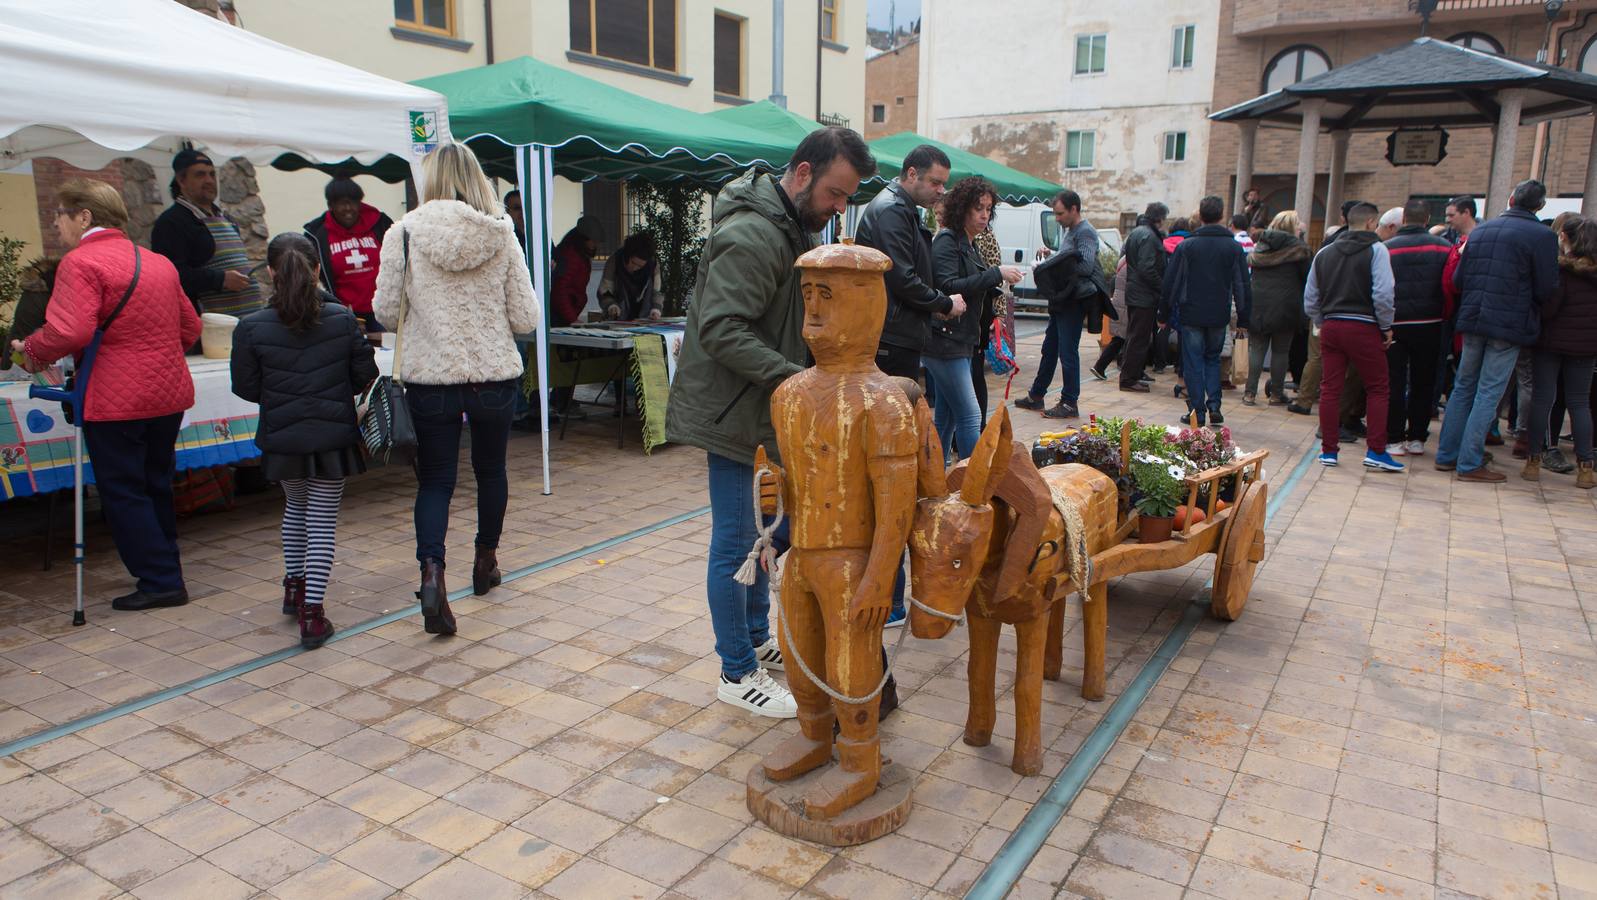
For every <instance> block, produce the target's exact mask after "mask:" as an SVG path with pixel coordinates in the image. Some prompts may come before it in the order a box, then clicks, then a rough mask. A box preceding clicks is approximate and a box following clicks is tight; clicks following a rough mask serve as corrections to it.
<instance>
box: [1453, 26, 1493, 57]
mask: <svg viewBox="0 0 1597 900" xmlns="http://www.w3.org/2000/svg"><path fill="white" fill-rule="evenodd" d="M1447 42H1448V43H1449V44H1457V45H1459V46H1460V47H1468V48H1470V49H1471V50H1479V51H1481V52H1482V53H1490V54H1493V55H1494V56H1502V55H1503V45H1502V43H1501V42H1500V41H1498V40H1497V38H1494V37H1492V36H1491V35H1489V34H1485V33H1484V32H1480V31H1465V32H1463V33H1461V34H1455V35H1453V36H1452V37H1450V38H1448V39H1447Z"/></svg>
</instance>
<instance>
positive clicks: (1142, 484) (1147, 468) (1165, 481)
mask: <svg viewBox="0 0 1597 900" xmlns="http://www.w3.org/2000/svg"><path fill="white" fill-rule="evenodd" d="M1186 477H1187V467H1186V466H1185V465H1184V464H1183V463H1181V462H1180V461H1177V460H1171V459H1166V458H1164V457H1162V456H1158V455H1156V454H1152V453H1133V454H1132V455H1131V480H1132V483H1133V484H1135V485H1136V487H1137V500H1136V503H1137V511H1138V512H1140V513H1142V514H1143V515H1145V516H1153V517H1157V518H1164V517H1165V516H1173V515H1175V513H1176V507H1177V506H1180V505H1181V502H1182V500H1183V499H1185V494H1186V481H1185V479H1186Z"/></svg>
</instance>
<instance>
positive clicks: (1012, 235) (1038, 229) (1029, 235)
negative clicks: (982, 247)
mask: <svg viewBox="0 0 1597 900" xmlns="http://www.w3.org/2000/svg"><path fill="white" fill-rule="evenodd" d="M992 229H993V235H994V236H995V237H997V238H998V246H1000V247H1002V248H1003V251H1004V264H1005V265H1020V266H1025V267H1026V268H1027V269H1028V271H1027V272H1026V277H1025V278H1023V279H1022V280H1021V282H1020V284H1017V285H1015V296H1016V297H1017V298H1019V300H1020V306H1021V308H1022V309H1026V308H1027V307H1034V308H1035V307H1041V308H1046V307H1047V305H1048V304H1047V301H1045V300H1043V299H1042V298H1041V297H1040V296H1039V295H1038V294H1037V283H1036V282H1035V281H1033V280H1032V277H1031V272H1030V271H1029V270H1030V268H1031V266H1032V265H1034V264H1035V263H1036V262H1037V248H1039V247H1047V248H1048V249H1050V250H1058V249H1059V240H1060V237H1061V229H1060V228H1059V223H1058V222H1055V221H1054V208H1053V207H1052V206H1050V205H1049V204H1046V203H1030V204H1027V205H1025V206H1010V205H1008V204H1007V203H1000V204H998V206H997V207H996V208H995V209H994V210H993V218H992ZM1098 240H1099V242H1100V243H1101V245H1102V246H1103V247H1104V248H1105V249H1108V250H1111V251H1113V252H1114V253H1116V254H1119V253H1120V241H1121V238H1120V230H1119V229H1118V228H1099V229H1098Z"/></svg>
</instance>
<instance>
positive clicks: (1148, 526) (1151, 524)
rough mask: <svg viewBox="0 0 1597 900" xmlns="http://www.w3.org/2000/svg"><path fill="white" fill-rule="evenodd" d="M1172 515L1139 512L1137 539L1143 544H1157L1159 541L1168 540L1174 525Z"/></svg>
mask: <svg viewBox="0 0 1597 900" xmlns="http://www.w3.org/2000/svg"><path fill="white" fill-rule="evenodd" d="M1175 521H1176V520H1175V517H1174V516H1150V515H1148V514H1147V513H1140V514H1138V516H1137V540H1138V541H1141V542H1142V543H1144V544H1157V543H1159V542H1160V541H1168V540H1170V532H1171V530H1172V529H1173V528H1174V527H1175Z"/></svg>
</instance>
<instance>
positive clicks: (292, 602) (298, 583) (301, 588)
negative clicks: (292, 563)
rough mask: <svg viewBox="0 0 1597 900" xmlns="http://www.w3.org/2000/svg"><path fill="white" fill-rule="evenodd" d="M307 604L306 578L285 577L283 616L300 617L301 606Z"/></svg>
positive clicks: (299, 576) (301, 576)
mask: <svg viewBox="0 0 1597 900" xmlns="http://www.w3.org/2000/svg"><path fill="white" fill-rule="evenodd" d="M304 602H305V576H304V575H284V576H283V615H285V616H297V615H299V607H300V604H302V603H304Z"/></svg>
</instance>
